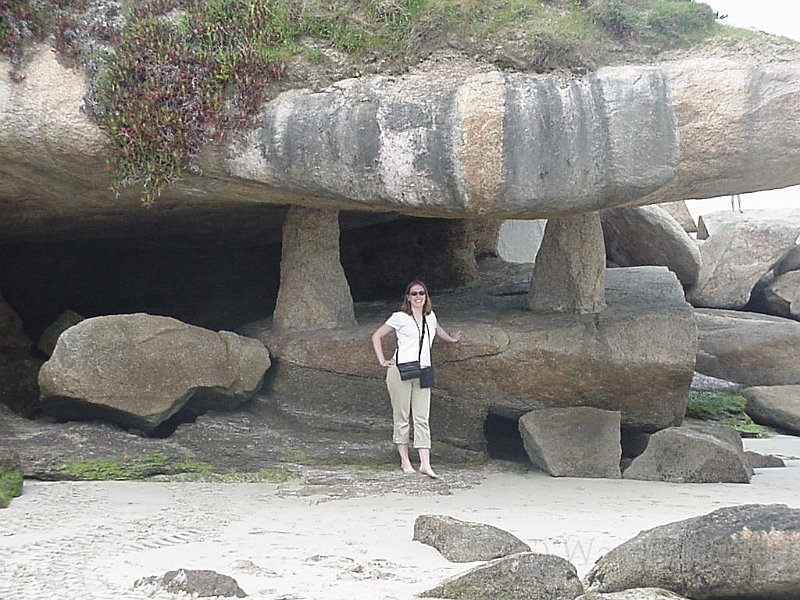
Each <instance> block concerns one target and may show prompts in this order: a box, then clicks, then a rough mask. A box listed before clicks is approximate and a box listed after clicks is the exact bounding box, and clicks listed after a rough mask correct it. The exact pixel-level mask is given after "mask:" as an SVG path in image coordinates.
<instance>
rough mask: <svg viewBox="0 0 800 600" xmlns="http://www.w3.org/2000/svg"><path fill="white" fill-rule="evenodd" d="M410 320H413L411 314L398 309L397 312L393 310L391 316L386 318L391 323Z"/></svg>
mask: <svg viewBox="0 0 800 600" xmlns="http://www.w3.org/2000/svg"><path fill="white" fill-rule="evenodd" d="M410 320H413V319H412V317H411V315H409V314H408V313H406V312H403V311H402V310H398V311H396V312H393V313H392V314H391V316H390V317H389V318H388V319H386V322H387V323H389V324H391V323H403V322H404V321H410Z"/></svg>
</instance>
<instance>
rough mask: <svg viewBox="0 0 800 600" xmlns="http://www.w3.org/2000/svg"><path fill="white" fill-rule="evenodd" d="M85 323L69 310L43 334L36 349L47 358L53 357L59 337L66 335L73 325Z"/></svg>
mask: <svg viewBox="0 0 800 600" xmlns="http://www.w3.org/2000/svg"><path fill="white" fill-rule="evenodd" d="M81 321H83V317H82V316H81V315H79V314H78V313H76V312H74V311H71V310H67V311H64V312H63V313H61V314H60V315H59V316H58V318H57V319H56V320H55V321H54V322H53V323H52V324H51V325H50V326H49V327H48V328H47V329H45V330H44V333H42V336H41V337H40V338H39V343H38V344H37V345H36V347H37V348H38V349H39V350H40V351H41V352H42V354H44V355H46V356H51V355H52V354H53V350H55V348H56V342H57V341H58V336H60V335H61V334H62V333H64V332H65V331H66V330H67V329H69V328H70V327H72V326H73V325H77V324H78V323H80V322H81Z"/></svg>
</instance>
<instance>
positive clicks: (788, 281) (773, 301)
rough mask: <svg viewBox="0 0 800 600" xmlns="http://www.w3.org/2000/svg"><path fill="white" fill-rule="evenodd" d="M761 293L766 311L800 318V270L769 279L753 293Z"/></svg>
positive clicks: (791, 317)
mask: <svg viewBox="0 0 800 600" xmlns="http://www.w3.org/2000/svg"><path fill="white" fill-rule="evenodd" d="M757 292H760V293H761V294H763V297H764V299H763V303H764V305H765V307H766V309H767V312H769V313H770V314H773V315H778V316H781V317H787V318H790V319H797V320H800V271H789V272H788V273H784V274H783V275H779V276H778V277H776V278H774V279H771V280H770V281H769V282H768V283H766V284H765V285H764V286H763V288H761V289H759V290H754V292H753V294H754V296H755V294H756V293H757Z"/></svg>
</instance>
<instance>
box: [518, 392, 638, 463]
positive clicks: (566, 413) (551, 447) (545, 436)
mask: <svg viewBox="0 0 800 600" xmlns="http://www.w3.org/2000/svg"><path fill="white" fill-rule="evenodd" d="M519 431H520V435H521V436H522V441H523V444H524V446H525V451H526V452H527V453H528V456H529V457H530V459H531V462H532V463H533V464H535V465H536V466H537V467H538V468H540V469H541V470H542V471H545V472H547V473H549V474H550V475H552V476H553V477H606V478H609V479H619V478H620V470H619V463H620V457H621V454H622V449H621V446H620V413H619V412H618V411H610V410H601V409H599V408H593V407H589V406H574V407H566V408H544V409H541V410H534V411H531V412H528V413H526V414H524V415H523V416H522V418H520V420H519Z"/></svg>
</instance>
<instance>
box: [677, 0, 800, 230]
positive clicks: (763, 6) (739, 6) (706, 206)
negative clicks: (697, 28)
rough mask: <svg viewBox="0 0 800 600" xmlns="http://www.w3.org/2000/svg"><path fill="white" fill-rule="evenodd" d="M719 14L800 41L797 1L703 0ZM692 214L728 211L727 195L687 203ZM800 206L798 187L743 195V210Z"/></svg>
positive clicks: (726, 21)
mask: <svg viewBox="0 0 800 600" xmlns="http://www.w3.org/2000/svg"><path fill="white" fill-rule="evenodd" d="M703 1H704V2H705V3H706V4H708V5H709V6H710V7H711V8H713V9H714V10H715V11H716V12H717V13H719V14H720V15H727V17H726V18H724V19H722V20H721V21H720V23H723V24H725V25H733V26H734V27H742V28H745V29H756V30H758V31H764V32H766V33H771V34H774V35H782V36H784V37H788V38H791V39H793V40H797V41H800V0H703ZM687 206H688V207H689V211H690V212H691V213H692V215H693V216H694V217H695V219H696V218H697V217H698V215H702V214H705V213H709V212H715V211H718V210H730V208H731V204H730V196H725V197H723V198H709V199H708V200H692V201H690V202H687ZM781 207H794V208H800V186H794V187H790V188H783V189H780V190H771V191H769V192H755V193H753V194H742V210H744V211H746V210H748V209H750V210H752V209H763V208H781Z"/></svg>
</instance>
